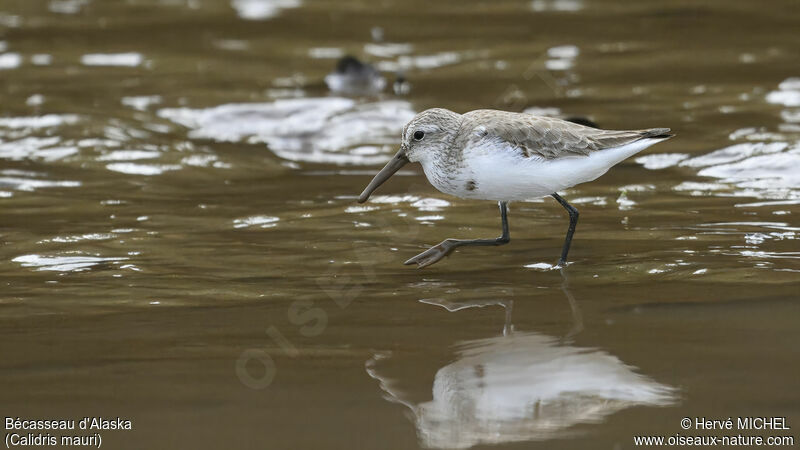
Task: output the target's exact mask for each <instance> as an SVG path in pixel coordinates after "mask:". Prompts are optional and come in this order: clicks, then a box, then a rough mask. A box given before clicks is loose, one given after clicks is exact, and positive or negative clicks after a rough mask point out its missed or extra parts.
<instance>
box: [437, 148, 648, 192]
mask: <svg viewBox="0 0 800 450" xmlns="http://www.w3.org/2000/svg"><path fill="white" fill-rule="evenodd" d="M661 140H662V139H642V140H639V141H636V142H633V143H631V144H627V145H623V146H620V147H614V148H609V149H606V150H599V151H595V152H592V153H591V154H590V155H589V156H566V157H561V158H557V159H551V160H546V159H544V158H537V157H526V156H523V155H522V153H521V152H520V151H519V150H517V149H515V148H513V147H511V146H508V145H507V144H497V147H487V146H485V145H484V146H479V147H472V148H467V149H465V150H464V158H465V162H466V164H465V167H464V168H463V169H460V170H455V171H454V173H452V174H451V176H450V177H449V178H450V180H448V183H442V181H441V176H437V175H442V174H434V173H433V172H438V171H437V170H433V169H434V168H433V167H431V168H427V167H426V168H425V174H426V175H427V176H428V180H429V181H431V184H433V185H434V186H435V187H436V188H437V189H439V190H440V191H442V192H446V193H448V194H452V195H456V196H458V197H463V198H477V199H484V200H495V201H500V200H505V201H511V200H527V199H533V198H539V197H544V196H547V195H550V194H552V193H554V192H558V191H561V190H564V189H567V188H570V187H572V186H575V185H577V184H580V183H585V182H587V181H592V180H594V179H596V178H597V177H599V176H600V175H603V174H604V173H606V171H608V169H609V168H611V167H612V166H614V165H615V164H617V163H619V162H620V161H622V160H624V159H626V158H628V157H630V156H631V155H634V154H636V153H638V152H640V151H642V150H644V149H645V148H647V147H649V146H651V145H653V144H655V143H657V142H660V141H661ZM429 172H432V173H430V174H429ZM434 180H436V181H434ZM470 187H473V189H470Z"/></svg>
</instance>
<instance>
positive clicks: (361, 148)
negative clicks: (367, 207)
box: [158, 97, 414, 165]
mask: <svg viewBox="0 0 800 450" xmlns="http://www.w3.org/2000/svg"><path fill="white" fill-rule="evenodd" d="M158 115H159V116H160V117H163V118H166V119H169V120H172V121H173V122H175V123H178V124H180V125H183V126H185V127H187V128H189V129H190V131H189V137H190V138H193V139H210V140H214V141H218V142H246V143H250V144H259V143H265V144H266V145H267V147H268V148H269V149H270V150H272V151H273V152H274V153H275V154H276V155H278V156H279V157H281V158H283V159H286V160H289V161H297V162H315V163H333V164H339V165H350V164H358V165H361V164H380V163H384V162H386V160H387V159H388V157H389V155H390V154H391V152H393V151H396V147H397V144H398V141H399V136H400V133H401V131H402V128H403V126H404V125H405V124H406V123H407V122H408V121H409V120H411V118H412V117H413V116H414V111H413V109H411V105H410V104H409V103H408V102H405V101H397V100H394V101H377V102H366V103H359V102H356V101H355V100H353V99H349V98H340V97H325V98H297V99H278V100H275V101H274V102H268V103H233V104H226V105H220V106H216V107H212V108H203V109H192V108H165V109H161V110H160V111H159V112H158Z"/></svg>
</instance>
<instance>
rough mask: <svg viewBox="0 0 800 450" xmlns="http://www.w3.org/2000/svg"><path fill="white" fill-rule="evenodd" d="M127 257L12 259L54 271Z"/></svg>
mask: <svg viewBox="0 0 800 450" xmlns="http://www.w3.org/2000/svg"><path fill="white" fill-rule="evenodd" d="M128 259H129V258H127V257H100V256H47V255H37V254H31V255H22V256H17V257H16V258H14V259H12V261H13V262H16V263H19V264H20V265H21V266H22V267H33V268H35V270H37V271H41V270H51V271H55V272H81V271H84V270H88V269H91V268H92V267H94V266H96V265H98V264H102V263H114V262H119V261H127V260H128Z"/></svg>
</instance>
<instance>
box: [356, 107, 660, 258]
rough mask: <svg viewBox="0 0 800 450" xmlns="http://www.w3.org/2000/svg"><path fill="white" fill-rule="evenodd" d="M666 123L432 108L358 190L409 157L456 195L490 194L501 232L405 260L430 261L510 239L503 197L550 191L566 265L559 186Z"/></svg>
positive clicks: (603, 165) (582, 177)
mask: <svg viewBox="0 0 800 450" xmlns="http://www.w3.org/2000/svg"><path fill="white" fill-rule="evenodd" d="M669 132H670V129H669V128H650V129H647V130H628V131H614V130H601V129H597V128H592V127H587V126H583V125H580V124H576V123H572V122H568V121H565V120H561V119H555V118H551V117H541V116H535V115H532V114H525V113H512V112H506V111H495V110H488V109H483V110H477V111H471V112H468V113H466V114H457V113H454V112H452V111H449V110H446V109H441V108H434V109H429V110H426V111H423V112H421V113H419V114H417V115H416V116H415V117H414V118H413V119H412V120H411V121H410V122H409V123H408V124H407V125H406V126H405V128H403V135H402V144H401V145H400V150H399V151H398V152H397V154H396V155H394V157H393V158H392V159H391V160H390V161H389V162H388V163H387V164H386V166H385V167H384V168H383V169H381V171H380V172H378V174H377V175H375V178H373V179H372V181H371V182H370V183H369V185H368V186H367V187H366V189H364V192H362V193H361V195H360V196H359V197H358V201H359V203H363V202H365V201H367V199H368V198H369V196H370V194H372V192H373V191H374V190H375V189H377V188H378V186H380V185H381V184H383V183H384V182H385V181H386V180H387V179H389V177H391V176H392V175H393V174H394V173H395V172H397V171H398V170H400V168H401V167H403V166H404V165H406V164H407V163H409V162H419V163H420V164H422V170H423V171H424V172H425V176H426V177H427V178H428V181H429V182H430V183H431V184H432V185H433V186H434V187H435V188H436V189H438V190H440V191H442V192H444V193H446V194H451V195H455V196H456V197H461V198H473V199H482V200H494V201H497V202H498V204H499V206H500V218H501V220H502V227H503V234H502V235H501V236H500V237H498V238H496V239H446V240H444V241H442V242H441V243H440V244H438V245H435V246H433V247H431V248H430V249H428V250H426V251H424V252H422V253H420V254H419V255H417V256H415V257H413V258H411V259H409V260H408V261H406V262H405V264H414V263H416V264H417V265H418V266H419V267H420V268H422V267H425V266H429V265H431V264H433V263H435V262H437V261H439V260H440V259H442V258H444V257H445V256H447V255H449V254H450V253H451V252H452V251H453V250H454V249H455V248H457V247H462V246H468V245H503V244H507V243H508V242H509V241H510V236H509V233H508V217H507V212H508V202H510V201H514V200H528V199H534V198H539V197H545V196H548V195H549V196H552V197H553V198H554V199H556V201H557V202H558V203H560V204H561V206H563V207H564V208H565V209H566V210H567V212H568V213H569V228H568V229H567V236H566V239H565V240H564V246H563V248H562V250H561V258H560V259H559V261H558V264H559V265H560V266H563V265H565V264H566V261H567V253H568V252H569V247H570V243H571V242H572V235H573V234H574V233H575V225H576V224H577V223H578V210H577V209H575V207H573V206H572V205H570V204H569V203H567V201H566V200H564V199H563V198H562V197H561V196H560V195H558V193H557V192H558V191H561V190H564V189H567V188H570V187H572V186H575V185H577V184H580V183H585V182H587V181H592V180H594V179H596V178H597V177H599V176H600V175H602V174H604V173H606V171H608V169H609V168H611V167H612V166H614V165H615V164H617V163H619V162H620V161H622V160H624V159H626V158H628V157H630V156H631V155H634V154H635V153H638V152H640V151H642V150H644V149H645V148H647V147H649V146H651V145H653V144H656V143H658V142H661V141H663V140H666V139H669V138H670V137H672V136H673V135H672V134H670V133H669Z"/></svg>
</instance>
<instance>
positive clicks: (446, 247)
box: [403, 202, 511, 269]
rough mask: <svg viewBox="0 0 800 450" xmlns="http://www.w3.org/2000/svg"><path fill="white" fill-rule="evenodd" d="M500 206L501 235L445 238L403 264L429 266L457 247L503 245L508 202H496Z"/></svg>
mask: <svg viewBox="0 0 800 450" xmlns="http://www.w3.org/2000/svg"><path fill="white" fill-rule="evenodd" d="M497 204H498V206H500V218H501V219H502V221H503V235H502V236H500V237H499V238H496V239H445V240H444V241H442V242H440V243H439V244H438V245H434V246H433V247H431V248H429V249H427V250H425V251H424V252H422V253H420V254H419V255H417V256H415V257H413V258H411V259H409V260H408V261H406V262H404V263H403V264H405V265H409V264H414V263H416V264H417V265H418V268H420V269H421V268H423V267H426V266H430V265H431V264H434V263H436V262H438V261H439V260H441V259H442V258H444V257H445V256H447V255H449V254H450V253H451V252H452V251H453V250H455V249H456V248H457V247H464V246H468V245H503V244H508V242H509V241H510V240H511V236H510V235H509V233H508V202H498V203H497Z"/></svg>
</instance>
